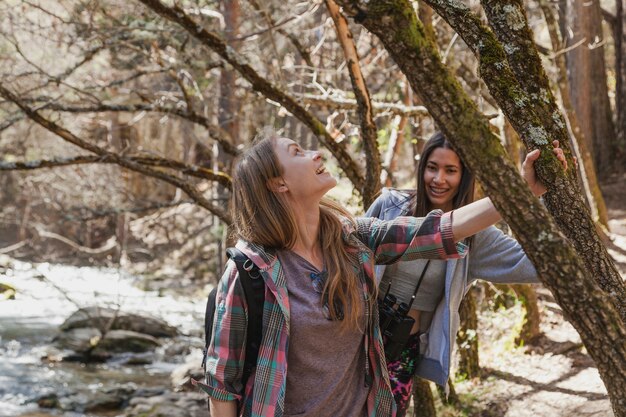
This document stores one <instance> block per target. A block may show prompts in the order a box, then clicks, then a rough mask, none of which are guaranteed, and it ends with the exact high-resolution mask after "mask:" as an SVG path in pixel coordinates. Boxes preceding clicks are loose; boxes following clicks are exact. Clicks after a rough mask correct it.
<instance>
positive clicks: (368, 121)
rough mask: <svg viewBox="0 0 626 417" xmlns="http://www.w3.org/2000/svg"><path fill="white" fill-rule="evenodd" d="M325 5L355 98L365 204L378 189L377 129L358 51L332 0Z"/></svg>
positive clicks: (368, 203)
mask: <svg viewBox="0 0 626 417" xmlns="http://www.w3.org/2000/svg"><path fill="white" fill-rule="evenodd" d="M325 3H326V8H327V9H328V12H329V13H330V16H331V17H332V19H333V22H335V29H336V30H337V39H338V40H339V44H340V45H341V48H342V49H343V53H344V56H345V57H346V61H347V66H348V71H349V73H350V81H351V83H352V90H353V91H354V95H355V97H356V103H357V113H358V115H359V120H360V121H361V140H362V141H363V150H364V151H365V160H366V165H365V186H364V187H363V192H362V193H363V205H364V206H365V207H369V206H370V204H372V203H373V202H374V199H375V197H376V195H377V194H378V192H379V191H380V152H379V151H378V140H377V139H378V129H377V128H376V123H375V122H374V111H373V109H372V102H371V99H370V93H369V91H368V90H367V84H366V83H365V79H364V78H363V73H362V72H361V66H360V65H359V54H358V52H357V50H356V45H355V44H354V38H353V36H352V32H350V28H349V27H348V20H347V19H346V18H345V16H344V15H343V14H341V11H340V10H339V6H337V3H335V2H334V0H325Z"/></svg>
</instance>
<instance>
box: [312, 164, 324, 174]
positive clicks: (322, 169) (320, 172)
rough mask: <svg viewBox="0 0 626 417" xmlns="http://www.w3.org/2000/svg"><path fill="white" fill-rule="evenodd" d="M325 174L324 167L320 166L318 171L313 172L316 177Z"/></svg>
mask: <svg viewBox="0 0 626 417" xmlns="http://www.w3.org/2000/svg"><path fill="white" fill-rule="evenodd" d="M325 172H326V168H325V167H324V165H322V166H320V167H319V168H318V169H316V170H315V173H316V174H317V175H320V174H323V173H325Z"/></svg>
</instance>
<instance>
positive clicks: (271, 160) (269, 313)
mask: <svg viewBox="0 0 626 417" xmlns="http://www.w3.org/2000/svg"><path fill="white" fill-rule="evenodd" d="M335 185H336V180H335V179H334V178H333V177H332V176H331V175H330V174H329V173H328V172H327V171H326V169H325V167H324V163H323V160H322V158H321V155H320V153H319V152H316V151H308V150H304V149H302V148H301V147H300V146H299V145H298V144H297V143H296V142H294V141H293V140H291V139H288V138H283V137H276V136H273V135H272V136H269V137H266V138H264V139H261V140H258V141H257V142H256V143H255V144H254V145H253V146H252V147H251V148H250V149H249V150H247V151H246V152H245V153H244V154H243V155H242V156H241V157H240V160H239V161H238V163H237V165H236V168H235V173H234V177H233V199H232V213H233V219H234V228H235V233H236V235H237V237H238V238H239V242H238V243H237V248H239V249H240V250H241V251H243V252H244V253H245V254H246V255H247V256H248V257H249V258H250V259H251V260H252V261H253V262H254V263H255V264H256V265H257V266H258V267H259V269H260V272H261V276H262V278H263V279H264V281H265V284H266V290H265V302H264V310H263V311H264V314H263V329H262V334H263V336H262V341H261V346H260V350H259V356H258V359H257V366H256V368H255V370H254V371H253V372H252V374H251V376H250V378H249V379H248V381H247V383H246V384H245V386H244V384H243V383H242V373H243V365H244V358H245V348H244V347H245V345H246V343H245V342H246V323H247V313H246V311H247V306H246V303H245V297H244V296H243V294H242V290H241V286H240V285H237V282H238V280H239V276H238V273H237V268H236V267H235V265H234V263H233V262H229V263H228V265H227V267H226V271H225V273H224V275H223V276H222V279H221V280H220V282H219V284H218V292H217V297H216V304H217V307H216V316H215V319H214V328H213V334H212V340H211V342H210V343H209V346H208V349H207V351H208V352H207V375H206V377H207V381H206V384H201V383H198V384H199V385H200V386H201V387H202V388H203V389H204V391H206V392H207V393H208V394H209V396H210V407H211V414H212V415H213V416H214V417H235V416H237V415H240V416H246V417H247V416H255V417H272V416H277V417H280V416H294V415H298V416H301V417H312V416H316V417H324V416H328V417H331V416H332V417H335V416H342V417H351V416H354V417H364V416H369V417H375V416H384V417H388V416H394V415H395V403H394V400H393V396H392V393H391V390H390V386H389V380H388V378H387V372H386V364H385V359H384V353H383V350H382V338H381V336H380V331H379V326H378V310H377V308H376V297H377V285H376V283H375V279H374V264H375V263H378V264H388V263H392V262H395V261H397V260H399V259H403V260H412V259H413V260H414V259H420V258H433V259H435V258H436V259H451V258H459V257H462V256H463V255H464V254H465V245H464V244H463V243H456V242H459V241H460V240H462V239H464V238H466V237H468V236H471V235H473V234H474V233H476V232H478V231H480V230H482V229H484V228H486V227H488V226H489V225H491V224H493V223H494V222H496V221H498V220H499V218H500V216H499V215H498V213H497V211H496V210H495V209H494V207H493V205H492V204H491V202H490V201H489V200H488V199H483V200H481V201H477V202H475V203H473V204H471V205H468V206H466V207H464V208H461V209H459V210H456V211H455V212H454V216H453V215H452V213H447V214H443V212H442V211H440V210H439V211H438V210H435V211H433V212H431V213H428V214H427V215H426V216H423V217H420V218H418V217H398V218H396V219H394V220H391V221H383V220H379V219H373V218H358V219H355V218H353V217H352V216H350V214H349V213H348V212H347V211H346V210H345V209H343V208H342V207H341V206H339V205H337V204H335V203H333V202H331V201H329V200H327V199H325V198H324V195H325V194H326V192H327V191H329V190H330V189H331V188H333V187H334V186H335ZM453 217H454V218H453Z"/></svg>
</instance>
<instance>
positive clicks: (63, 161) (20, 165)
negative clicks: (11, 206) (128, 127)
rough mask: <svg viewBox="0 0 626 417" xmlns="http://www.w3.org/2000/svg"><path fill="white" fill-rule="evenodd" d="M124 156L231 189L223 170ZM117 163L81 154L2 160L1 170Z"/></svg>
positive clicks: (0, 162) (169, 160)
mask: <svg viewBox="0 0 626 417" xmlns="http://www.w3.org/2000/svg"><path fill="white" fill-rule="evenodd" d="M123 158H125V159H127V160H129V161H133V162H137V163H139V164H142V165H147V166H156V167H163V168H170V169H175V170H177V171H179V172H180V173H181V174H185V175H190V176H193V177H197V178H202V179H205V180H210V181H215V182H217V183H219V184H221V185H223V186H224V187H225V188H227V189H229V190H230V189H231V187H232V184H231V177H230V176H229V175H227V174H225V173H223V172H215V171H213V170H212V169H208V168H204V167H200V166H197V165H189V164H186V163H184V162H181V161H175V160H172V159H167V158H157V157H148V156H131V155H128V156H124V157H123ZM99 163H100V164H116V163H117V162H115V161H113V160H110V159H106V158H103V157H102V156H99V155H79V156H74V157H71V158H54V159H40V160H33V161H23V162H6V161H0V171H29V170H34V169H42V168H58V167H63V166H70V165H83V164H99Z"/></svg>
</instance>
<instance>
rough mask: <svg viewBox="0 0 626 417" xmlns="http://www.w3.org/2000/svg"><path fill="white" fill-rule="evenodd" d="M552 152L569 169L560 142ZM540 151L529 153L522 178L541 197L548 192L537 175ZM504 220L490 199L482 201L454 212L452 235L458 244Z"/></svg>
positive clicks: (553, 143)
mask: <svg viewBox="0 0 626 417" xmlns="http://www.w3.org/2000/svg"><path fill="white" fill-rule="evenodd" d="M552 145H553V146H554V149H553V150H552V151H553V152H554V154H555V156H556V157H557V159H558V160H559V161H560V162H561V165H563V169H565V170H566V169H567V161H566V159H565V156H564V155H563V149H561V148H559V141H558V140H555V141H554V142H552ZM539 154H540V151H539V149H535V150H534V151H532V152H529V153H528V154H527V155H526V159H524V163H523V164H522V177H524V179H525V180H526V182H527V183H528V186H529V187H530V189H531V191H532V192H533V194H535V195H536V196H537V197H540V196H541V195H543V194H544V193H545V192H546V187H545V186H544V185H543V184H542V183H541V181H539V180H538V179H537V176H536V175H535V161H536V160H537V158H539ZM501 219H502V217H501V216H500V214H499V213H498V211H497V210H496V208H495V207H494V205H493V203H492V202H491V199H490V198H489V197H486V198H483V199H480V200H478V201H475V202H473V203H471V204H468V205H466V206H463V207H460V208H458V209H456V210H454V214H453V218H452V234H453V236H454V240H455V241H456V242H458V241H460V240H463V239H465V238H466V237H469V236H472V235H474V234H476V233H478V232H480V231H481V230H483V229H485V228H487V227H488V226H491V225H492V224H495V223H497V222H499V221H500V220H501Z"/></svg>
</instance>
